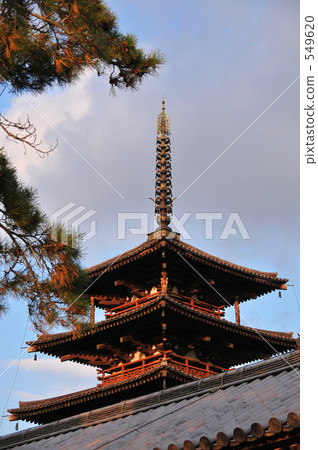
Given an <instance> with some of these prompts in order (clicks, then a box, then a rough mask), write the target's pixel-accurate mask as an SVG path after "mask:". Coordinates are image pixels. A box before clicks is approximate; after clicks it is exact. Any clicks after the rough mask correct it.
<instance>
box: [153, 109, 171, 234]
mask: <svg viewBox="0 0 318 450" xmlns="http://www.w3.org/2000/svg"><path fill="white" fill-rule="evenodd" d="M169 135H170V117H169V116H168V115H167V114H166V112H165V101H164V100H162V110H161V113H160V114H159V116H158V120H157V150H156V188H155V194H156V196H155V215H156V218H157V222H158V225H159V230H161V231H167V232H170V231H171V228H170V226H169V224H170V220H171V216H172V203H173V199H172V181H171V178H172V177H171V153H170V138H169ZM164 234H165V233H164Z"/></svg>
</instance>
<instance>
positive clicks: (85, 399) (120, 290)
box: [9, 101, 297, 423]
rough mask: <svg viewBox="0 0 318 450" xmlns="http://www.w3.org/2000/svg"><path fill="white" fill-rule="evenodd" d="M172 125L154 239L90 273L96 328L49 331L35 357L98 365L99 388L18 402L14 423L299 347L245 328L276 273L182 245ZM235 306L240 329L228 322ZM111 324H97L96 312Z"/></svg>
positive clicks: (166, 129) (160, 143) (280, 282)
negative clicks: (175, 217) (174, 220)
mask: <svg viewBox="0 0 318 450" xmlns="http://www.w3.org/2000/svg"><path fill="white" fill-rule="evenodd" d="M169 135H170V120H169V117H168V116H167V114H166V112H165V102H164V101H163V102H162V111H161V114H160V115H159V117H158V127H157V148H156V186H155V200H154V203H155V214H156V217H157V221H158V228H157V229H156V230H155V231H154V232H153V233H150V234H149V235H148V240H147V241H145V242H144V243H142V244H140V245H139V246H137V247H136V248H134V249H132V250H129V251H127V252H125V253H123V254H121V255H119V256H116V257H114V258H112V259H110V260H108V261H105V262H102V263H100V264H97V265H95V266H93V267H90V268H88V269H87V271H88V273H89V276H90V278H91V281H92V283H91V286H90V296H91V317H90V320H91V324H92V325H93V326H92V327H91V329H90V330H89V331H86V332H84V333H82V335H80V336H75V335H74V334H73V333H72V332H65V333H59V334H47V335H42V336H41V337H39V338H38V339H37V340H36V341H35V342H28V344H29V345H30V347H29V349H28V350H29V352H42V353H45V354H48V355H52V356H56V357H59V358H60V359H61V361H74V362H78V363H81V364H87V365H90V366H94V367H96V368H97V374H98V377H97V379H98V384H97V387H93V388H90V389H86V390H84V391H80V392H75V393H70V394H68V395H63V396H60V397H55V398H49V399H44V400H40V401H33V402H20V406H19V408H16V409H11V410H9V411H10V413H11V416H10V420H20V419H21V420H27V421H30V422H35V423H48V422H52V421H54V420H57V419H61V418H64V417H69V416H73V415H76V414H78V413H81V412H84V411H89V410H92V409H96V408H99V407H102V406H105V405H109V404H114V403H116V402H119V401H121V400H126V399H129V398H133V397H137V396H140V395H143V394H147V393H150V392H154V391H160V390H162V389H165V388H167V387H171V386H175V385H178V384H181V383H186V382H188V381H191V380H196V379H201V378H204V377H208V376H212V375H214V374H217V373H220V372H222V371H227V370H229V369H230V368H231V367H233V366H235V365H237V364H243V363H247V362H250V361H254V360H256V359H262V358H265V359H266V358H269V357H270V356H272V355H274V354H277V353H279V352H285V351H288V350H291V349H294V348H296V346H297V345H296V340H295V339H293V337H292V333H281V332H273V331H264V330H256V329H254V328H250V327H246V326H242V325H240V317H239V304H240V303H241V302H244V301H246V300H250V299H256V298H257V297H258V296H261V295H264V294H267V293H269V292H272V291H274V290H277V289H286V282H287V281H288V280H287V279H281V278H278V277H277V273H268V272H260V271H258V270H252V269H248V268H246V267H242V266H238V265H236V264H233V263H231V262H228V261H224V260H222V259H220V258H217V257H215V256H212V255H210V254H208V253H205V252H203V251H201V250H199V249H197V248H195V247H193V246H191V245H189V244H186V243H184V242H182V241H181V240H180V235H179V234H178V233H175V232H173V231H172V230H171V228H170V220H171V216H172V204H173V199H172V183H171V153H170V138H169ZM228 306H234V307H235V310H236V323H232V322H229V321H227V320H225V319H224V318H223V317H224V308H225V307H228ZM96 307H97V308H102V309H103V310H104V311H105V320H103V321H101V322H98V323H95V318H94V316H95V314H94V311H95V308H96Z"/></svg>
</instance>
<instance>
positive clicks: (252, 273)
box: [86, 237, 288, 293]
mask: <svg viewBox="0 0 318 450" xmlns="http://www.w3.org/2000/svg"><path fill="white" fill-rule="evenodd" d="M162 247H167V248H168V249H170V250H171V251H174V252H179V253H180V255H181V256H184V257H186V258H189V259H192V260H196V261H198V262H201V263H203V264H205V265H210V266H211V267H212V268H214V269H217V270H220V271H224V272H227V273H231V274H232V275H235V276H238V277H243V278H246V279H249V280H251V281H254V282H258V283H262V284H267V285H268V286H270V287H271V289H269V290H267V291H266V292H264V293H267V292H271V291H272V290H275V289H280V288H281V287H282V286H284V285H285V284H286V283H287V282H288V278H279V277H278V276H277V275H278V274H277V272H263V271H260V270H255V269H250V268H248V267H244V266H240V265H238V264H234V263H231V262H230V261H227V260H224V259H221V258H219V257H217V256H213V255H210V254H209V253H206V252H204V251H202V250H200V249H198V248H196V247H193V246H192V245H190V244H187V243H185V242H182V241H180V240H177V239H169V238H166V237H162V238H161V239H151V240H148V241H146V242H143V243H142V244H140V245H138V246H137V247H134V248H133V249H131V250H128V251H126V252H124V253H122V254H120V255H118V256H116V257H113V258H110V259H108V260H106V261H104V262H102V263H100V264H97V265H94V266H91V267H88V268H87V269H86V271H87V272H88V274H89V276H90V277H92V278H93V277H94V278H95V277H97V276H101V275H102V274H103V273H106V272H111V271H114V270H116V269H118V268H119V267H121V266H123V265H126V264H128V263H131V262H132V261H135V260H138V259H141V258H143V257H145V256H146V255H148V254H150V253H153V252H156V251H158V250H159V249H161V248H162Z"/></svg>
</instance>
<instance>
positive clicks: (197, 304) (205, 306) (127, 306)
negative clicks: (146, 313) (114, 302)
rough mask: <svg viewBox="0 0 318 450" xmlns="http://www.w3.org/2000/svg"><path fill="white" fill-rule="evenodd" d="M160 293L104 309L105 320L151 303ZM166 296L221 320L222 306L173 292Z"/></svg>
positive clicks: (222, 314)
mask: <svg viewBox="0 0 318 450" xmlns="http://www.w3.org/2000/svg"><path fill="white" fill-rule="evenodd" d="M158 294H160V292H156V293H155V294H151V295H146V296H145V297H141V298H138V299H137V300H134V301H132V302H129V303H123V304H122V305H119V306H116V307H115V308H111V309H105V318H106V319H107V318H109V317H112V316H114V315H117V314H123V313H125V312H128V311H131V310H133V309H135V308H137V307H138V306H140V305H144V304H146V303H148V302H150V301H152V300H153V299H154V298H155V297H157V296H158ZM167 295H168V296H169V297H171V298H174V299H177V300H179V301H181V303H183V304H184V305H186V306H190V307H191V309H193V310H197V311H202V312H205V313H207V314H210V315H212V316H214V317H218V318H221V317H223V316H224V314H225V313H224V305H222V306H214V305H210V304H209V303H204V302H201V301H200V300H195V299H193V298H191V297H187V296H184V295H180V294H175V293H174V292H168V293H167Z"/></svg>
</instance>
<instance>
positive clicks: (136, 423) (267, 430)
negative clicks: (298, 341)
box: [0, 351, 300, 450]
mask: <svg viewBox="0 0 318 450" xmlns="http://www.w3.org/2000/svg"><path fill="white" fill-rule="evenodd" d="M299 356H300V355H299V351H293V352H290V353H288V354H286V355H283V356H282V355H279V356H276V357H274V358H271V359H269V360H266V361H261V362H259V363H254V364H250V365H248V366H244V367H240V368H238V369H235V370H233V371H230V372H225V373H223V374H219V375H214V376H211V377H208V378H204V379H202V380H199V381H193V382H190V383H187V384H185V385H181V386H176V387H173V388H169V389H166V390H164V391H158V392H155V393H152V394H147V395H144V396H142V397H138V398H135V399H132V400H128V401H123V402H120V403H117V404H114V405H111V406H106V407H102V408H99V409H95V410H91V411H88V412H86V413H82V414H79V415H76V416H73V417H70V418H67V419H61V420H58V421H55V422H52V423H49V424H47V425H43V426H39V427H35V428H30V429H28V430H25V431H21V432H18V433H13V434H10V435H8V436H4V437H2V438H0V448H1V449H2V448H6V449H9V448H27V449H29V448H30V449H32V450H37V449H39V450H40V449H42V448H44V447H45V448H61V446H62V447H63V448H68V449H70V450H71V449H76V448H79V446H80V447H81V448H83V447H85V448H86V447H89V448H91V449H98V448H108V449H117V448H129V449H132V450H140V449H141V448H142V449H145V450H146V449H157V450H158V449H161V450H164V449H167V448H168V446H169V445H170V447H169V449H173V450H177V449H181V448H198V446H199V445H200V448H201V449H210V448H211V449H220V448H224V449H228V448H233V446H236V447H237V446H239V447H238V448H240V450H241V449H244V450H245V449H250V448H256V447H257V448H265V447H266V446H267V447H266V448H276V447H284V444H286V445H287V444H294V443H297V442H299V411H300V407H299V363H300V360H299ZM97 390H98V388H95V392H97ZM90 391H91V390H86V391H82V393H81V394H80V393H78V395H84V396H85V395H89V393H90ZM71 395H74V394H71ZM64 397H67V396H64ZM59 401H60V400H59ZM31 403H32V402H30V403H29V408H31ZM21 406H22V405H21ZM23 408H27V404H26V403H24V405H23ZM11 411H12V412H13V411H14V410H11ZM186 441H187V446H184V445H185V442H186ZM274 442H277V445H276V447H275V446H274V447H269V445H270V444H272V445H273V443H274ZM191 445H192V446H191ZM262 445H263V446H264V447H263V446H262ZM284 448H285V447H284ZM288 448H289V447H288Z"/></svg>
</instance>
